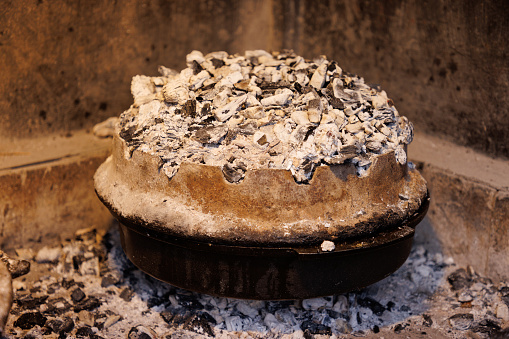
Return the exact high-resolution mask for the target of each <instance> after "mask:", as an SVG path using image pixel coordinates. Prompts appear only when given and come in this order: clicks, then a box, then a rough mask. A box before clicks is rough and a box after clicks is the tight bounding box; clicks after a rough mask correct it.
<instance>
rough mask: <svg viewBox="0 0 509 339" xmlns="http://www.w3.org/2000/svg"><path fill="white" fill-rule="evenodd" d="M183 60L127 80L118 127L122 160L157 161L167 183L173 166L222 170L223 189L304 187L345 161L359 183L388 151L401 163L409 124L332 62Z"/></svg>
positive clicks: (264, 57) (288, 55) (194, 56)
mask: <svg viewBox="0 0 509 339" xmlns="http://www.w3.org/2000/svg"><path fill="white" fill-rule="evenodd" d="M186 62H187V66H188V67H187V68H185V69H183V70H182V71H181V72H177V71H174V70H170V69H168V68H166V67H162V66H161V67H160V68H159V71H160V73H161V76H159V77H148V76H142V75H138V76H135V77H134V78H133V80H132V83H131V92H132V94H133V96H134V104H133V105H132V106H131V107H130V108H129V109H128V110H127V111H125V112H124V113H123V114H122V115H121V121H120V127H121V131H120V135H121V137H122V138H124V139H125V140H126V142H127V144H128V146H129V149H130V151H131V153H132V151H134V150H135V149H137V150H140V151H142V152H147V153H149V154H153V155H157V156H159V157H160V158H161V159H162V160H163V162H164V165H163V170H164V172H165V173H166V174H167V176H168V177H169V178H171V177H172V176H173V175H175V173H176V172H177V171H178V168H179V166H180V164H181V163H182V162H183V161H187V162H195V163H205V164H207V165H212V166H220V167H225V166H226V167H227V170H226V171H223V172H225V176H226V178H227V179H228V180H229V181H231V182H238V181H240V180H241V179H242V178H243V177H244V173H245V171H246V170H250V169H258V168H274V169H286V170H290V171H291V172H292V174H293V176H294V178H295V180H296V181H297V182H307V181H309V180H310V179H311V177H312V175H313V172H314V169H315V168H316V167H317V166H322V165H332V164H341V163H344V162H347V161H349V162H352V163H354V164H355V165H356V166H357V169H358V170H357V173H358V175H359V176H363V175H366V174H367V170H368V169H369V166H370V164H371V162H372V159H373V157H374V156H376V155H378V154H383V153H386V152H389V151H395V156H396V159H397V161H398V162H399V163H400V164H402V165H404V164H406V161H407V157H406V151H405V147H406V145H408V144H409V143H410V142H411V141H412V137H413V128H412V124H411V123H410V122H409V121H408V119H406V118H405V117H402V116H400V115H399V113H398V111H397V110H396V108H395V107H394V104H393V103H392V100H390V99H389V98H388V97H387V94H386V93H385V91H383V90H381V89H380V88H379V87H376V86H369V85H367V84H365V82H364V79H363V78H361V77H359V76H357V75H353V74H349V73H347V72H344V71H343V70H342V69H341V68H340V67H339V66H338V65H337V63H336V62H335V61H329V60H327V59H326V58H325V57H321V58H320V59H316V60H314V61H311V60H305V59H304V58H302V57H300V56H298V55H296V54H294V53H293V52H292V51H287V52H273V53H272V54H270V53H268V52H266V51H262V50H255V51H246V52H245V54H244V55H237V54H235V55H228V53H226V52H213V53H209V54H207V55H203V54H202V53H201V52H199V51H193V52H192V53H190V54H188V55H187V57H186ZM228 173H229V174H230V175H228Z"/></svg>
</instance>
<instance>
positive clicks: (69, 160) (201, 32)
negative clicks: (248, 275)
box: [0, 0, 509, 279]
mask: <svg viewBox="0 0 509 339" xmlns="http://www.w3.org/2000/svg"><path fill="white" fill-rule="evenodd" d="M507 18H509V5H507V3H505V2H504V1H501V0H499V1H496V0H490V1H468V2H457V1H452V0H443V1H426V2H422V1H411V0H401V1H384V2H375V1H298V0H285V1H272V0H255V1H219V0H208V1H191V2H190V1H181V0H176V1H122V2H102V1H86V2H74V1H61V2H52V1H44V0H38V1H36V0H33V1H25V2H16V1H6V2H4V4H3V5H2V6H1V7H0V69H1V70H2V71H1V72H0V212H1V213H0V225H1V230H0V239H1V240H0V246H1V247H2V248H9V247H11V248H14V247H17V246H22V245H23V244H24V243H25V244H26V243H27V242H30V243H34V244H35V245H34V246H37V244H42V243H44V242H46V241H50V240H51V239H54V238H58V237H65V236H66V235H67V234H72V232H73V231H74V230H75V229H77V228H80V227H83V226H84V225H87V224H94V225H96V226H103V227H107V225H108V224H109V220H110V216H109V214H108V213H107V211H106V210H105V209H104V208H103V207H102V206H101V204H100V203H99V202H98V201H97V199H96V198H95V195H94V192H93V186H92V181H91V176H92V174H93V173H94V170H95V168H96V167H97V166H98V164H99V163H100V162H101V161H102V160H103V159H104V158H105V157H106V156H107V153H108V147H109V143H108V141H107V140H96V138H95V137H93V136H92V135H91V134H90V133H89V132H90V129H91V127H92V126H94V124H96V123H98V122H100V121H103V120H105V119H106V118H108V117H110V116H117V115H119V113H120V112H122V111H123V110H125V109H126V108H128V107H129V105H130V104H131V102H132V98H131V95H130V93H129V87H130V79H131V77H132V76H134V75H136V74H148V75H155V74H156V73H157V66H158V65H165V66H167V67H172V68H176V69H180V68H183V67H184V60H185V55H186V54H187V53H188V52H190V51H191V50H193V49H198V50H202V51H204V52H209V51H213V50H226V51H229V52H230V53H236V52H243V51H244V50H246V49H258V48H262V49H267V50H279V49H282V48H292V49H294V50H295V51H296V52H297V53H299V54H301V55H303V56H305V57H308V58H312V57H315V56H318V55H320V54H326V55H327V56H328V57H329V58H331V59H334V60H337V61H339V63H340V65H341V66H342V67H343V69H344V70H346V71H349V72H352V73H358V74H360V75H362V76H364V77H365V79H366V81H367V82H369V83H378V84H380V85H381V86H382V88H384V89H385V90H386V91H387V92H388V94H389V96H390V97H391V98H393V99H394V101H395V104H396V106H397V107H398V110H399V111H400V113H401V114H403V115H406V116H407V117H408V118H409V119H410V120H411V121H413V122H414V124H415V129H416V132H417V137H416V142H418V141H419V142H420V143H418V145H422V146H421V147H414V148H413V149H412V148H411V149H410V158H411V159H412V160H414V161H416V163H417V164H418V165H419V166H421V168H422V170H423V173H424V175H425V176H426V178H427V179H428V181H429V185H430V189H431V193H432V197H433V200H432V201H433V202H432V207H431V210H430V214H429V222H430V223H431V224H432V226H433V228H432V229H433V230H434V232H436V233H437V235H438V237H439V238H440V239H441V240H442V247H443V251H444V252H445V253H447V254H451V255H453V256H454V257H455V258H456V259H457V260H458V261H460V263H461V262H462V261H463V262H464V263H472V264H473V265H474V266H475V268H476V269H478V270H480V271H482V272H485V273H486V274H489V275H490V276H492V277H494V278H495V279H499V278H508V277H509V264H508V259H507V258H509V236H508V233H509V232H508V230H509V222H508V220H509V207H508V206H509V193H508V186H509V177H508V174H507V173H509V165H508V164H507V163H508V162H507V157H508V156H509V148H508V146H507V145H508V144H509V143H508V141H509V137H508V131H509V119H508V116H509V97H508V96H507V93H509V78H508V76H509V66H508V63H507V57H508V52H509V36H508V35H507V31H508V29H509V22H508V20H507ZM429 143H431V144H433V145H434V146H435V148H434V149H433V152H429V150H430V147H428V146H429ZM63 144H64V145H72V147H63V146H62V145H63ZM40 145H43V146H42V147H41V146H40ZM426 145H428V146H426ZM444 145H446V146H447V147H446V146H444ZM444 147H445V148H444ZM464 147H467V148H464ZM446 151H447V152H449V153H444V152H446ZM451 154H452V155H453V156H451ZM454 155H456V156H454ZM493 157H494V159H492V158H493ZM464 167H468V168H470V169H472V171H469V172H468V171H467V172H465V171H463V170H462V168H464ZM497 176H498V177H497ZM492 177H497V178H495V179H493V178H492ZM504 178H505V180H504ZM492 179H493V180H492ZM20 230H21V231H20ZM480 254H481V255H480Z"/></svg>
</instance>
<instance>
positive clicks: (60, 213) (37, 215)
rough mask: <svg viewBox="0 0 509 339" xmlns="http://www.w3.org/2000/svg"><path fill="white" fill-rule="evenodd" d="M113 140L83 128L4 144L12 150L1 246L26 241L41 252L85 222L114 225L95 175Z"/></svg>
mask: <svg viewBox="0 0 509 339" xmlns="http://www.w3.org/2000/svg"><path fill="white" fill-rule="evenodd" d="M110 143H111V139H109V141H108V140H103V139H99V138H97V137H94V136H93V135H90V134H87V133H85V132H84V131H83V132H80V133H76V134H75V135H74V136H72V137H62V138H54V137H52V136H50V137H46V138H39V139H35V140H32V141H30V140H23V141H19V142H12V143H10V142H8V143H5V144H3V145H7V146H8V147H9V152H5V153H4V152H3V150H2V153H1V154H0V164H1V165H0V211H1V212H0V234H2V236H1V239H0V247H1V248H2V249H4V250H5V251H7V250H9V249H13V248H16V247H18V246H19V245H20V244H22V243H26V244H32V246H33V247H34V249H35V250H37V249H39V248H40V247H42V246H44V245H47V244H50V243H51V242H52V241H60V239H64V238H65V237H68V236H72V235H73V233H74V231H75V230H76V229H78V228H82V227H84V226H85V224H86V225H89V224H90V223H93V224H95V225H97V226H99V225H102V226H103V227H106V226H107V225H109V223H110V220H111V215H110V213H109V212H108V210H107V209H106V208H104V206H103V205H102V204H101V203H100V201H99V200H98V199H97V197H96V195H95V193H94V186H93V181H92V177H93V174H94V172H95V170H96V169H97V167H98V166H99V165H100V163H101V162H103V161H104V159H105V158H106V157H107V156H108V153H109V145H110ZM41 239H43V243H41ZM8 253H9V252H8Z"/></svg>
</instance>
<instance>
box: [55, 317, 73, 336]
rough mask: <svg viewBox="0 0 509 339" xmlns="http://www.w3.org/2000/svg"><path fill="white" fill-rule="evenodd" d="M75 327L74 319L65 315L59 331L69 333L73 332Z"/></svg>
mask: <svg viewBox="0 0 509 339" xmlns="http://www.w3.org/2000/svg"><path fill="white" fill-rule="evenodd" d="M73 328H74V321H73V320H72V318H70V317H65V318H64V319H63V322H62V325H61V326H60V329H59V331H58V332H59V333H68V332H71V331H72V330H73Z"/></svg>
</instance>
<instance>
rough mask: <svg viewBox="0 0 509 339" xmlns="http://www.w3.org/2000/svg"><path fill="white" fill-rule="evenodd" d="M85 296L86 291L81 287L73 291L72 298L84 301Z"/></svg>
mask: <svg viewBox="0 0 509 339" xmlns="http://www.w3.org/2000/svg"><path fill="white" fill-rule="evenodd" d="M85 297H86V295H85V292H83V291H82V290H81V288H79V287H78V288H76V289H75V290H74V291H72V293H71V299H72V301H73V302H74V303H77V302H80V301H82V300H83V299H84V298H85Z"/></svg>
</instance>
